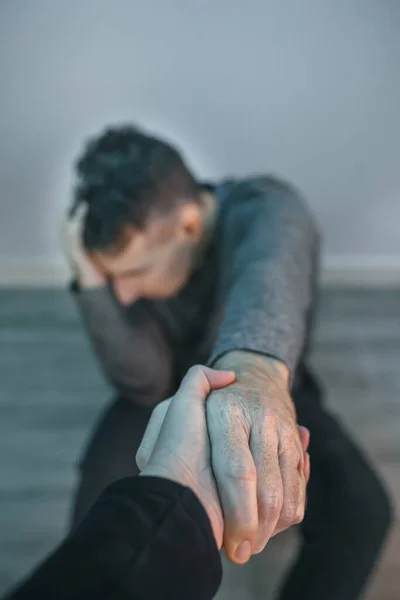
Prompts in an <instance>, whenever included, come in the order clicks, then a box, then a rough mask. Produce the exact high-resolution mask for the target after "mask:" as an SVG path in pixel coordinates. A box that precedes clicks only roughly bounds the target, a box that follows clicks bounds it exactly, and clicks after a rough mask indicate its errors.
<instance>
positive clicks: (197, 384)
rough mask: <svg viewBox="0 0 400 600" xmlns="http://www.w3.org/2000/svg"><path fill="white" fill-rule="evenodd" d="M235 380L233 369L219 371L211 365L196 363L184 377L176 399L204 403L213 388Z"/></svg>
mask: <svg viewBox="0 0 400 600" xmlns="http://www.w3.org/2000/svg"><path fill="white" fill-rule="evenodd" d="M234 381H235V373H234V372H233V371H217V370H216V369H211V368H210V367H204V366H202V365H196V366H194V367H191V368H190V369H189V371H188V372H187V374H186V375H185V377H184V378H183V380H182V383H181V385H180V387H179V390H178V391H177V393H176V394H175V400H176V401H178V402H179V403H190V404H193V402H196V401H197V402H199V403H204V402H205V401H206V399H207V396H208V395H209V394H210V393H211V392H212V391H213V390H219V389H221V388H224V387H226V386H227V385H230V384H231V383H233V382H234Z"/></svg>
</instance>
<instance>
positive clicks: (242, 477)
mask: <svg viewBox="0 0 400 600" xmlns="http://www.w3.org/2000/svg"><path fill="white" fill-rule="evenodd" d="M223 474H224V476H225V477H227V478H228V479H234V480H236V481H248V482H255V481H256V479H257V473H256V467H255V465H254V463H253V464H252V463H250V462H248V461H240V460H236V461H230V462H229V463H228V464H227V465H225V467H224V470H223Z"/></svg>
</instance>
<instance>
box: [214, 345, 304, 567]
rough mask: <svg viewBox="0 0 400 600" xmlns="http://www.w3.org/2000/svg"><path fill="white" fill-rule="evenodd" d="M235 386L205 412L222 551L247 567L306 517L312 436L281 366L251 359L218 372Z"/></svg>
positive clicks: (229, 360)
mask: <svg viewBox="0 0 400 600" xmlns="http://www.w3.org/2000/svg"><path fill="white" fill-rule="evenodd" d="M215 367H216V368H218V369H232V370H234V371H235V373H236V382H235V383H234V384H233V385H232V386H229V388H226V389H221V390H218V391H215V392H213V393H212V394H211V396H210V398H209V401H208V402H207V405H206V413H207V424H208V433H209V436H210V443H211V453H212V467H213V472H214V476H215V479H216V482H217V486H218V492H219V496H220V500H221V504H222V509H223V513H224V523H225V529H224V547H225V552H226V554H227V556H228V558H230V559H231V560H232V561H233V562H236V563H240V564H242V563H244V562H246V561H247V560H248V559H249V557H250V556H251V554H257V553H259V552H261V551H262V550H263V548H264V547H265V545H266V543H267V542H268V540H269V539H270V538H271V537H272V536H273V535H275V534H276V533H279V532H280V531H283V530H285V529H287V528H288V527H290V526H291V525H294V524H296V523H300V521H302V519H303V517H304V510H305V503H306V484H307V481H308V478H309V472H310V464H309V456H308V454H307V452H306V450H307V446H308V441H309V434H308V431H307V430H306V429H305V428H299V427H298V426H297V422H296V413H295V409H294V405H293V402H292V399H291V397H290V394H289V377H288V370H287V368H286V366H285V365H284V364H283V363H281V362H279V361H277V360H274V359H269V358H268V357H263V356H260V355H256V354H252V353H249V352H232V353H229V354H226V355H225V356H224V357H222V358H221V359H220V360H219V361H218V362H217V364H216V365H215Z"/></svg>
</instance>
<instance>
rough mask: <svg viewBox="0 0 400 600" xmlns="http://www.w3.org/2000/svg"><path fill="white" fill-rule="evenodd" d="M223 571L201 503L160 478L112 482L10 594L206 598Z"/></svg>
mask: <svg viewBox="0 0 400 600" xmlns="http://www.w3.org/2000/svg"><path fill="white" fill-rule="evenodd" d="M221 577H222V571H221V560H220V556H219V552H218V549H217V546H216V543H215V539H214V536H213V532H212V529H211V525H210V522H209V519H208V516H207V513H206V512H205V510H204V508H203V506H202V505H201V503H200V501H199V500H198V498H197V497H196V496H195V494H194V493H193V492H192V491H191V490H190V489H189V488H185V487H183V486H181V485H179V484H177V483H174V482H172V481H169V480H167V479H161V478H158V477H140V476H138V477H131V478H127V479H123V480H121V481H118V482H117V483H114V484H112V485H110V486H109V487H108V488H107V489H106V490H105V491H104V492H103V494H102V495H101V496H100V498H99V500H98V501H97V502H96V504H95V505H94V506H93V508H92V509H91V510H90V511H89V513H88V515H87V517H86V518H85V519H84V520H83V521H82V522H81V523H80V524H79V525H78V526H77V527H76V528H75V529H74V530H73V531H72V532H71V533H70V535H69V536H68V537H67V538H66V539H65V541H64V542H63V543H62V544H61V545H60V546H59V547H58V548H57V549H56V550H55V551H54V552H53V553H52V554H51V555H50V556H49V557H48V558H47V559H46V560H45V562H43V563H42V564H41V565H40V566H39V567H38V568H37V570H36V571H35V572H34V573H33V574H32V575H31V576H30V577H29V578H28V579H27V580H26V581H25V582H24V583H23V584H22V585H21V586H20V587H19V588H18V589H16V590H15V591H14V592H13V593H11V595H9V596H8V597H7V600H50V599H51V600H55V599H57V600H70V599H72V598H73V599H74V600H88V599H90V600H111V599H112V600H128V599H129V600H132V599H135V600H156V599H160V600H161V599H163V600H164V599H166V598H168V599H169V598H171V599H174V600H179V599H180V598H182V600H183V599H185V600H187V599H188V598H190V599H191V600H208V599H210V598H212V597H213V596H214V594H215V593H216V591H217V589H218V587H219V585H220V582H221Z"/></svg>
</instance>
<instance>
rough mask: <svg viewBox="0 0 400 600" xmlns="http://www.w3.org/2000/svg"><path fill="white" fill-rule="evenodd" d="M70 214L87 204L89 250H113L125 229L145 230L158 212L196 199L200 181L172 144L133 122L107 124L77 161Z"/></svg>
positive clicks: (86, 246) (119, 242) (118, 244)
mask: <svg viewBox="0 0 400 600" xmlns="http://www.w3.org/2000/svg"><path fill="white" fill-rule="evenodd" d="M76 172H77V176H78V182H77V185H76V188H75V195H74V205H73V208H72V212H74V210H75V209H76V208H77V207H78V206H79V205H80V204H81V203H86V204H87V205H88V210H87V213H86V218H85V227H84V232H83V243H84V246H85V248H86V249H87V250H99V251H101V250H113V249H114V250H117V249H118V248H120V247H121V245H123V238H124V235H123V234H124V231H126V229H127V227H133V228H135V229H143V228H144V227H145V225H146V223H147V221H148V219H149V217H150V216H151V215H152V214H154V213H155V212H156V211H158V212H159V213H164V214H168V212H170V211H171V210H172V209H173V208H174V207H175V206H176V205H177V203H179V202H182V201H188V200H189V201H193V202H200V195H199V191H200V188H199V185H198V183H197V182H196V180H195V178H194V177H193V175H192V174H191V173H190V171H189V170H188V168H187V167H186V165H185V163H184V161H183V159H182V157H181V155H180V154H179V152H178V151H177V150H176V149H175V148H173V147H172V146H171V145H170V144H168V143H166V142H164V141H162V140H160V139H157V138H154V137H151V136H149V135H146V134H145V133H143V132H142V131H140V130H139V129H137V128H136V127H134V126H131V125H124V126H119V127H110V128H107V129H106V130H104V131H103V132H102V133H101V134H100V135H99V136H98V137H95V138H93V139H90V140H89V141H88V142H87V144H86V147H85V149H84V152H83V154H82V155H81V156H80V157H79V158H78V160H77V162H76Z"/></svg>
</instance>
